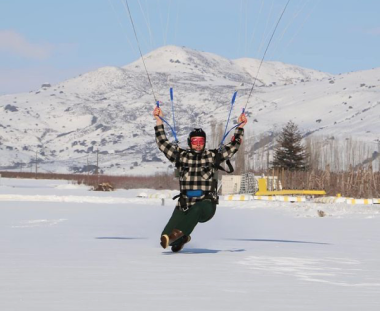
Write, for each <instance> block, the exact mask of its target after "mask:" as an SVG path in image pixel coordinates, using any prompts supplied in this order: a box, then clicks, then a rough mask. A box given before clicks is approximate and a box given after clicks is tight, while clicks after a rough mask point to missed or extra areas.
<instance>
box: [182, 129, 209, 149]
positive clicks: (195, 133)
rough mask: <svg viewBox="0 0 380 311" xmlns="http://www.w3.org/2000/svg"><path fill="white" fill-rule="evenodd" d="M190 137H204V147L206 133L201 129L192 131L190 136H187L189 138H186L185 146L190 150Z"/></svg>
mask: <svg viewBox="0 0 380 311" xmlns="http://www.w3.org/2000/svg"><path fill="white" fill-rule="evenodd" d="M192 137H204V139H205V145H206V133H205V132H204V131H203V130H202V129H200V128H199V129H193V130H192V131H191V132H190V134H189V137H188V138H187V144H188V145H189V147H190V148H191V138H192Z"/></svg>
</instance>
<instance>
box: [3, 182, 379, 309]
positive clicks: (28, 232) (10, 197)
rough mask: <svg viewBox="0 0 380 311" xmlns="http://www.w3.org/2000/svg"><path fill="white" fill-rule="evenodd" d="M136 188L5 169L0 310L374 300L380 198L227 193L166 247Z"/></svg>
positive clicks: (371, 303)
mask: <svg viewBox="0 0 380 311" xmlns="http://www.w3.org/2000/svg"><path fill="white" fill-rule="evenodd" d="M142 191H144V192H147V193H152V194H153V193H155V192H157V191H153V190H124V191H122V190H118V191H115V192H112V193H99V192H92V191H88V188H87V187H83V186H76V185H73V184H70V183H68V182H67V181H51V180H49V181H46V180H37V181H36V180H22V179H4V178H3V179H1V184H0V310H4V311H21V310H22V311H23V310H28V311H44V310H46V311H55V310H60V311H61V310H62V311H67V310H70V311H74V310H80V311H87V310H102V311H104V310H112V311H114V310H123V311H124V310H165V311H167V310H197V311H199V310H218V311H219V310H292V311H294V310H342V311H343V310H344V311H347V310H355V311H356V310H366V311H368V310H379V308H380V255H379V253H380V206H379V205H370V206H368V205H367V206H364V205H363V206H360V205H356V206H349V205H345V204H330V205H326V204H315V203H310V202H306V203H287V202H265V201H248V202H231V201H228V202H227V201H222V202H221V204H220V205H219V207H218V210H217V214H216V216H215V217H214V218H213V219H212V220H211V221H210V222H208V223H206V224H200V225H198V227H197V228H196V229H195V231H194V232H193V234H192V241H191V242H190V243H189V244H188V245H187V246H186V247H185V248H184V250H183V251H182V252H181V253H178V254H173V253H171V252H170V250H169V251H168V250H163V249H162V248H161V247H160V246H159V236H160V232H161V230H162V228H163V226H164V225H165V223H166V221H167V220H168V218H169V217H170V215H171V212H172V210H173V205H174V204H173V201H171V200H169V199H168V200H165V203H166V204H165V206H161V199H145V198H138V197H136V196H137V195H138V194H139V193H140V192H142ZM317 210H323V211H325V213H326V214H327V216H326V217H323V218H321V217H318V215H317Z"/></svg>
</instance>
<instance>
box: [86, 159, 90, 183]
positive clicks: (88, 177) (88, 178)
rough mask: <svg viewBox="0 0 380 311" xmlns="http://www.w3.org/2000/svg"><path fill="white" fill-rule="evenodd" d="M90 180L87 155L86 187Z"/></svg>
mask: <svg viewBox="0 0 380 311" xmlns="http://www.w3.org/2000/svg"><path fill="white" fill-rule="evenodd" d="M89 180H90V167H89V166H88V155H87V185H88V182H89Z"/></svg>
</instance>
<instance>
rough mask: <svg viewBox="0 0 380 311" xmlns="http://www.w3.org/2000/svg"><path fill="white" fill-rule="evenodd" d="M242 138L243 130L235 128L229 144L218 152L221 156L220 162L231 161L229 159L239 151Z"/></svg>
mask: <svg viewBox="0 0 380 311" xmlns="http://www.w3.org/2000/svg"><path fill="white" fill-rule="evenodd" d="M243 136H244V129H243V128H239V127H237V128H236V129H235V133H234V136H233V137H232V140H231V142H230V143H228V144H226V145H224V146H223V148H222V150H221V151H220V154H221V158H220V160H221V162H223V161H226V160H228V159H231V157H232V156H233V155H234V154H235V153H236V152H237V151H238V150H239V147H240V144H241V141H242V138H243Z"/></svg>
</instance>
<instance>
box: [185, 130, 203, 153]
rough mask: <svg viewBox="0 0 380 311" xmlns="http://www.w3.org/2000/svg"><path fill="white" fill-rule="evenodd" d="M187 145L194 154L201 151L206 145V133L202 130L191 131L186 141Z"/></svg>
mask: <svg viewBox="0 0 380 311" xmlns="http://www.w3.org/2000/svg"><path fill="white" fill-rule="evenodd" d="M187 143H188V144H189V147H190V148H191V149H192V150H194V151H196V152H201V151H203V149H204V148H205V145H206V133H205V132H204V131H203V130H202V129H194V130H192V131H191V132H190V134H189V138H188V139H187Z"/></svg>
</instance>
